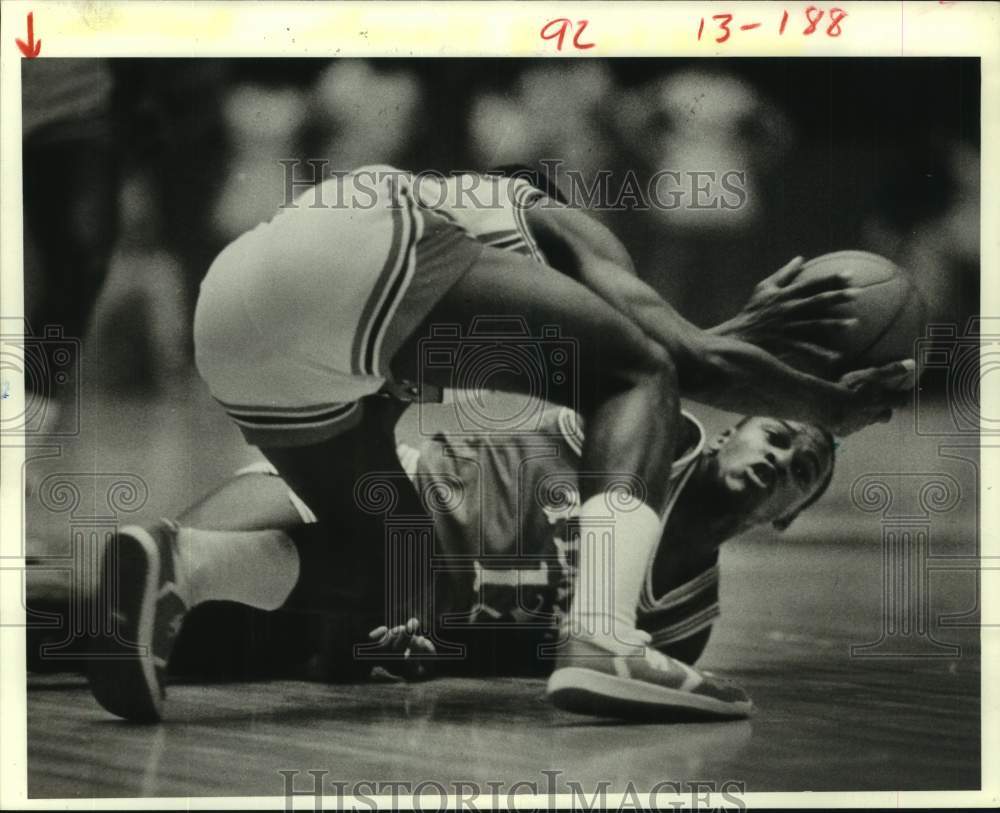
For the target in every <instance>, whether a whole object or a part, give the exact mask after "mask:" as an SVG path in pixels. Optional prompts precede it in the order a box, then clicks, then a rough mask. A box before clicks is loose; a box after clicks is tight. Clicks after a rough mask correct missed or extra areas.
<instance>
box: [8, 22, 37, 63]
mask: <svg viewBox="0 0 1000 813" xmlns="http://www.w3.org/2000/svg"><path fill="white" fill-rule="evenodd" d="M34 17H35V13H34V12H33V11H29V12H28V41H27V42H25V41H24V40H14V41H15V42H16V43H17V47H18V48H20V49H21V53H22V54H24V57H25V59H34V58H35V57H36V56H38V52H39V51H41V50H42V41H41V40H38V42H35V20H34Z"/></svg>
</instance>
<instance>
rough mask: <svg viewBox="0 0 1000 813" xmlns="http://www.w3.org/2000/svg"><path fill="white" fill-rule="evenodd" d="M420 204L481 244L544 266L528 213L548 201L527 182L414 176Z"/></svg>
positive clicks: (473, 176)
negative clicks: (532, 232)
mask: <svg viewBox="0 0 1000 813" xmlns="http://www.w3.org/2000/svg"><path fill="white" fill-rule="evenodd" d="M410 177H411V189H412V190H413V193H414V196H415V197H416V199H417V201H418V202H419V204H420V205H421V206H422V207H424V208H426V209H429V210H430V211H432V212H435V213H436V214H440V215H442V216H443V217H445V218H447V219H448V220H450V221H451V222H452V223H454V224H456V225H457V226H459V227H460V228H461V229H463V230H464V231H465V232H466V233H467V234H469V235H470V236H471V237H474V238H475V239H476V240H478V241H479V242H480V243H483V244H484V245H487V246H491V247H493V248H498V249H502V250H504V251H513V252H514V253H516V254H524V255H525V256H527V257H531V258H532V259H533V260H536V261H537V262H540V263H544V262H545V256H544V255H543V254H542V251H541V249H539V247H538V244H537V243H536V241H535V239H534V237H533V236H532V234H531V230H530V229H529V228H528V224H527V222H526V220H525V210H526V209H527V208H529V207H530V206H532V205H534V204H536V203H537V202H538V201H540V200H542V199H543V198H544V197H545V194H544V193H543V192H541V191H540V190H538V189H536V188H535V187H533V186H532V185H531V184H530V183H528V182H527V181H526V180H524V179H523V178H507V177H500V176H496V175H479V174H475V173H464V174H460V175H451V176H442V175H440V174H436V173H435V174H419V175H412V176H410Z"/></svg>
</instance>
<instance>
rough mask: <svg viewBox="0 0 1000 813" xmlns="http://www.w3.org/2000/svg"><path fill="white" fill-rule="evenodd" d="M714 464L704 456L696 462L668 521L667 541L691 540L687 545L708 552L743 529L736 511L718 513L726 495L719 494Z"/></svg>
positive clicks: (723, 504) (708, 457)
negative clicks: (713, 468)
mask: <svg viewBox="0 0 1000 813" xmlns="http://www.w3.org/2000/svg"><path fill="white" fill-rule="evenodd" d="M713 465H714V464H713V461H712V458H711V457H710V456H708V455H702V456H701V457H700V458H699V459H698V461H697V462H696V463H695V469H694V471H693V472H691V476H690V477H689V478H688V481H687V483H686V484H685V485H684V490H683V491H682V492H681V494H680V495H678V498H677V502H676V503H675V505H674V509H673V511H671V513H670V518H669V519H668V521H667V527H666V532H665V536H666V537H667V539H668V540H669V539H671V538H673V539H684V540H689V541H687V542H686V543H685V544H689V545H691V546H692V547H695V548H697V550H698V552H701V553H707V552H709V551H712V550H715V549H716V548H718V547H719V546H720V545H721V544H722V543H723V542H725V541H726V540H727V539H731V538H732V537H734V536H736V535H737V534H738V533H740V532H741V531H742V530H744V527H743V526H744V523H743V520H742V518H741V517H740V516H738V515H737V514H736V513H735V512H732V511H727V510H721V511H720V510H719V508H720V506H725V505H726V504H727V500H726V499H725V498H726V496H727V495H725V494H720V493H719V489H718V487H717V485H716V480H715V477H714V476H713V470H712V467H713Z"/></svg>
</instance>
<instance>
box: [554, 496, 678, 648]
mask: <svg viewBox="0 0 1000 813" xmlns="http://www.w3.org/2000/svg"><path fill="white" fill-rule="evenodd" d="M612 505H614V506H616V507H615V508H611V507H610V506H612ZM578 522H579V534H580V540H579V558H578V568H577V574H576V589H575V592H574V595H573V602H572V604H571V606H570V611H569V625H570V627H569V633H570V635H588V636H597V637H601V638H604V637H610V638H613V639H617V640H618V641H621V642H634V641H635V634H634V633H635V625H636V606H637V605H638V603H639V596H640V594H641V592H642V585H643V581H644V579H645V577H646V569H647V567H648V565H649V560H650V557H651V556H652V555H653V552H654V551H655V550H656V545H657V543H658V542H659V539H660V534H661V522H660V517H659V516H658V515H657V513H656V512H655V511H654V510H653V509H652V508H650V507H649V506H648V505H646V504H645V503H643V502H640V501H639V500H633V501H632V502H630V503H624V502H623V501H622V500H620V499H618V498H617V497H612V498H608V497H607V496H606V495H605V494H598V495H597V496H594V497H591V498H590V499H588V500H587V501H586V502H585V503H584V504H583V505H582V506H580V516H579V520H578Z"/></svg>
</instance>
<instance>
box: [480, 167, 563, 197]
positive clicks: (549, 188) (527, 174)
mask: <svg viewBox="0 0 1000 813" xmlns="http://www.w3.org/2000/svg"><path fill="white" fill-rule="evenodd" d="M486 174H487V175H498V176H500V177H501V178H520V179H522V180H525V181H527V182H528V183H530V184H531V185H532V186H533V187H535V189H537V190H538V191H539V192H544V193H545V194H546V195H548V196H549V197H550V198H552V199H553V200H557V201H559V202H560V203H563V204H566V205H567V206H568V205H569V198H567V197H566V196H565V195H564V194H563V192H562V190H561V189H559V187H558V186H557V185H556V182H555V181H554V180H552V178H550V177H549V174H548V173H547V172H546V171H545V170H544V169H532V168H531V167H529V166H528V165H527V164H502V165H501V166H498V167H494V168H493V169H489V170H487V171H486Z"/></svg>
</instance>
